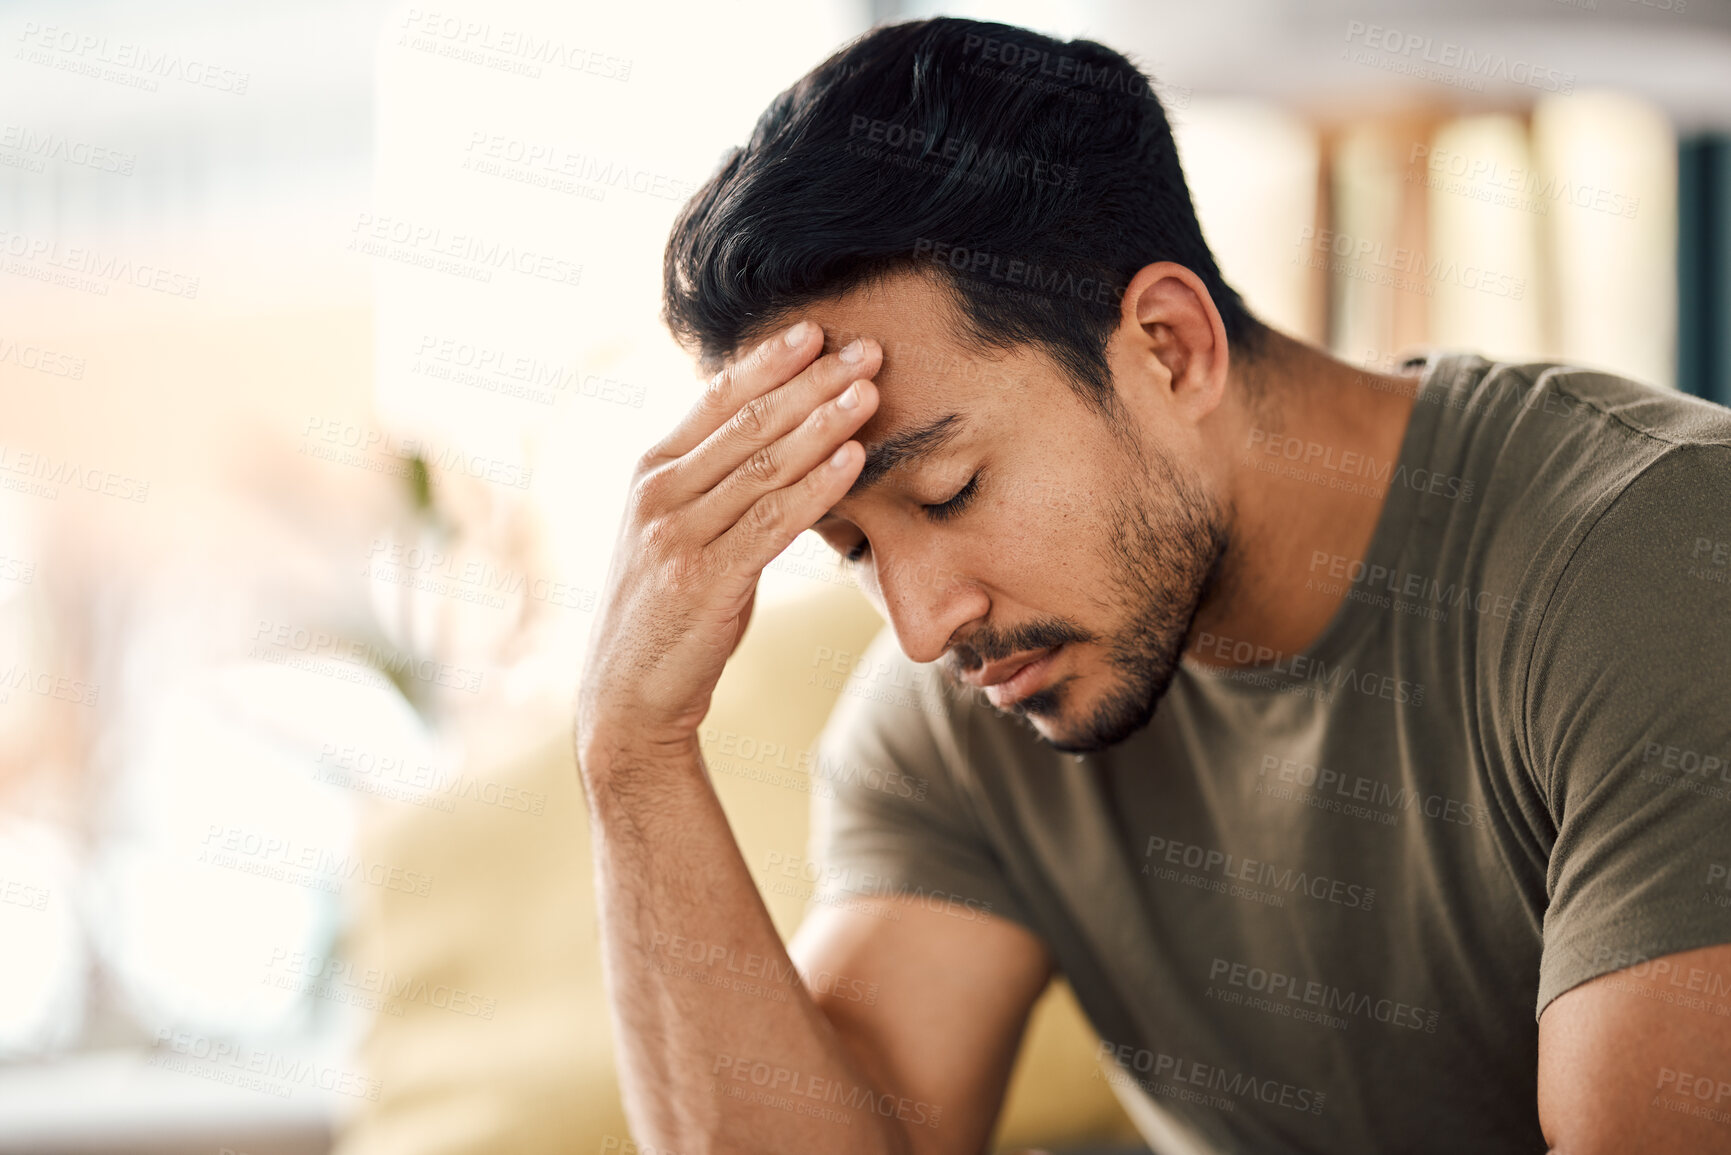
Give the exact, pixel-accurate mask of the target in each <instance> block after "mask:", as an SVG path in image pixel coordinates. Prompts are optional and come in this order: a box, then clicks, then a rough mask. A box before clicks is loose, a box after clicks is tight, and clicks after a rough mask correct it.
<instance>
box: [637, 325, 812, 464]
mask: <svg viewBox="0 0 1731 1155" xmlns="http://www.w3.org/2000/svg"><path fill="white" fill-rule="evenodd" d="M822 338H823V330H822V329H821V328H819V327H818V325H817V324H816V323H815V322H812V321H800V322H798V323H797V324H794V325H790V326H788V327H787V328H785V329H782V330H780V331H779V332H776V333H772V334H770V335H769V337H768V338H766V339H765V340H763V341H761V342H759V343H758V345H757V347H756V348H754V349H752V350H751V352H749V353H747V354H745V355H744V356H743V357H740V358H738V359H737V360H734V361H731V362H729V363H728V364H727V365H726V366H725V367H723V368H722V370H721V371H720V372H719V373H717V374H715V376H713V377H711V378H710V379H709V383H708V384H707V385H705V386H704V389H703V395H702V396H701V397H699V398H698V399H697V402H696V404H694V405H692V407H691V408H690V410H688V411H687V412H686V414H685V416H684V417H682V418H680V421H679V424H677V425H675V426H674V427H673V429H672V431H670V432H669V433H668V434H667V436H665V437H663V438H662V439H661V440H660V441H658V442H656V444H655V446H654V447H653V448H652V449H650V450H649V452H648V453H646V454H645V455H644V456H645V458H677V457H683V456H685V455H686V454H687V453H690V452H691V451H692V450H693V449H694V448H696V447H697V446H698V445H699V444H701V443H702V441H703V439H704V438H706V437H708V436H709V435H710V434H711V433H714V432H715V431H716V430H717V429H719V428H720V427H721V425H722V423H723V422H725V421H726V420H727V419H728V418H730V417H732V416H733V415H734V414H735V413H738V412H739V409H740V406H742V405H744V404H745V403H746V402H748V401H750V400H752V399H753V398H755V397H759V396H761V395H762V394H764V393H767V392H769V390H771V389H773V388H775V387H776V386H777V385H780V384H781V383H782V382H784V381H786V380H788V379H789V378H791V377H793V376H794V375H795V374H796V373H798V372H799V371H800V370H801V369H804V368H805V367H806V366H807V365H809V364H810V363H811V361H812V359H813V358H814V357H816V356H817V355H818V354H819V353H821V352H822V351H823V339H822Z"/></svg>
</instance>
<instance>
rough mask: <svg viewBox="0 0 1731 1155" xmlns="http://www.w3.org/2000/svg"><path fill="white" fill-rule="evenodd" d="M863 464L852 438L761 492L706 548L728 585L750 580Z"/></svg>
mask: <svg viewBox="0 0 1731 1155" xmlns="http://www.w3.org/2000/svg"><path fill="white" fill-rule="evenodd" d="M864 464H865V449H864V447H862V446H861V445H860V443H859V442H857V441H851V440H850V441H844V442H843V443H842V444H841V446H840V447H839V448H837V449H836V451H835V452H834V453H832V454H830V455H829V456H828V457H826V458H824V460H823V461H822V462H821V463H819V464H818V466H817V467H816V468H815V469H812V470H811V471H810V472H808V473H807V474H806V475H805V476H804V477H802V478H800V479H799V480H798V481H796V482H794V483H793V484H792V485H788V486H783V487H782V488H780V489H774V490H771V491H770V492H768V493H766V494H764V495H763V496H762V497H760V498H758V499H757V501H756V502H754V503H753V504H752V506H751V508H749V509H747V510H746V511H745V513H744V514H743V515H742V516H741V517H740V519H739V520H738V521H736V522H735V523H734V524H733V528H732V529H730V530H728V531H727V532H726V533H724V534H722V535H721V536H720V537H719V538H717V539H716V540H715V541H714V542H712V543H710V545H709V546H708V547H706V548H705V551H704V552H705V553H707V554H709V555H710V556H711V557H712V558H713V559H714V561H715V566H716V572H718V573H720V574H721V575H723V581H724V582H727V583H728V584H735V583H742V582H752V581H756V580H757V575H758V574H760V573H762V572H763V570H764V567H765V566H767V565H769V563H770V562H772V561H774V560H775V559H776V557H777V555H779V554H780V553H781V551H782V550H784V549H786V548H787V547H788V546H790V545H792V544H793V539H794V538H796V537H798V536H799V535H800V534H802V533H804V532H805V531H806V530H808V529H810V528H811V527H812V523H814V522H815V521H817V519H818V518H820V517H822V516H823V515H824V512H825V511H826V510H828V509H829V507H830V506H832V505H834V504H835V503H836V502H838V501H840V500H841V498H842V495H843V494H845V493H847V491H848V488H849V487H850V486H851V485H853V482H854V478H856V477H858V476H859V471H860V467H861V466H863V465H864Z"/></svg>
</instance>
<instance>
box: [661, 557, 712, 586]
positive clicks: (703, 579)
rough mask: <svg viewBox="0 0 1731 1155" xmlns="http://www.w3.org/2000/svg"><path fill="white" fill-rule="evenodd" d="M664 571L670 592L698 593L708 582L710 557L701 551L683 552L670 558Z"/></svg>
mask: <svg viewBox="0 0 1731 1155" xmlns="http://www.w3.org/2000/svg"><path fill="white" fill-rule="evenodd" d="M662 573H663V577H664V581H665V584H666V587H667V591H668V592H669V593H672V594H693V593H697V592H700V591H701V590H702V589H703V588H704V586H705V585H707V584H708V581H709V559H708V558H707V557H705V556H704V554H703V553H702V552H700V551H694V552H690V553H681V554H678V555H676V556H674V557H672V558H669V559H668V561H667V564H666V566H664V567H663V570H662Z"/></svg>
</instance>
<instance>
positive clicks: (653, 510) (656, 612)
mask: <svg viewBox="0 0 1731 1155" xmlns="http://www.w3.org/2000/svg"><path fill="white" fill-rule="evenodd" d="M822 336H823V331H822V330H821V329H820V328H819V327H818V326H817V325H815V324H813V323H812V322H809V321H806V322H801V323H800V324H797V325H795V326H793V327H792V328H791V329H788V330H786V331H785V332H778V333H776V334H774V335H772V336H771V337H770V338H769V339H768V340H766V341H764V342H763V343H762V344H761V345H759V346H758V347H757V348H756V349H754V350H753V351H752V352H750V353H749V354H747V355H746V356H744V357H742V358H741V359H739V360H738V361H735V362H734V363H732V364H731V365H729V366H728V367H727V368H725V369H723V370H722V371H721V372H720V373H718V374H716V375H715V377H714V378H713V379H712V380H711V381H710V383H709V387H708V388H707V389H706V390H705V391H704V394H703V397H702V398H701V399H700V400H699V401H698V402H697V404H696V405H694V406H693V407H692V409H691V411H690V412H689V413H688V414H686V416H685V418H684V419H683V420H682V421H680V423H679V425H678V426H677V427H675V428H674V429H673V431H672V432H671V433H669V434H668V435H667V436H666V437H664V438H663V439H662V440H661V441H660V442H659V443H658V444H657V445H655V446H654V448H652V449H650V450H649V452H647V453H645V454H644V455H643V457H642V458H640V459H639V460H638V463H637V468H636V471H635V473H634V474H633V476H632V483H631V496H630V500H629V502H628V504H627V506H626V511H625V517H624V521H623V523H622V524H621V526H620V531H619V537H618V540H617V542H616V543H615V547H614V553H613V561H612V565H611V566H610V568H609V570H608V574H607V581H606V588H605V590H604V591H603V594H602V599H601V607H600V612H599V615H598V617H597V619H596V623H595V628H594V631H593V633H592V634H591V635H590V640H589V647H588V655H587V657H586V658H585V660H584V664H583V680H582V685H581V686H580V688H579V690H578V695H577V754H578V760H579V765H582V766H585V767H588V766H589V765H590V763H591V762H592V761H593V762H594V763H597V764H599V763H605V762H606V761H607V760H609V759H610V758H611V757H614V756H616V755H618V754H620V753H623V752H626V751H630V752H633V753H637V754H647V755H651V756H655V757H658V758H661V757H668V756H671V757H675V758H684V757H689V756H691V755H693V754H695V752H696V749H697V730H698V726H699V725H700V724H701V723H702V721H703V718H704V715H705V714H707V713H708V711H709V703H710V698H711V696H712V695H713V694H714V691H715V685H716V683H717V682H718V681H719V680H720V678H721V671H722V667H723V666H724V665H725V664H726V662H727V659H728V657H729V656H731V655H732V653H733V651H734V649H735V647H737V646H738V644H739V640H740V638H741V636H743V635H744V633H745V626H746V623H747V622H748V621H749V620H750V616H751V606H752V600H753V598H754V597H755V595H756V592H757V580H758V577H759V575H760V574H762V572H763V568H764V567H765V566H767V565H768V564H769V563H770V562H771V561H774V560H775V558H776V556H777V555H778V554H780V553H781V551H782V550H784V549H786V548H787V547H788V545H789V544H790V543H792V541H793V539H794V538H796V537H798V536H799V534H800V533H802V532H803V531H804V530H806V529H808V528H810V526H811V525H812V523H814V522H815V521H817V519H818V518H819V517H821V516H823V514H824V512H825V511H827V510H828V509H829V507H830V506H832V505H834V504H835V503H836V502H837V501H839V500H840V499H841V497H842V496H843V495H844V494H846V493H847V491H848V488H849V487H850V486H851V485H852V484H853V482H854V478H855V477H857V476H858V475H859V470H860V467H861V466H862V465H863V464H864V463H865V452H864V450H863V449H862V448H861V447H860V445H859V443H858V442H855V441H851V440H849V438H850V437H851V436H852V434H853V433H854V431H855V430H857V429H859V427H860V426H861V425H863V424H864V423H865V422H866V420H867V419H868V418H870V416H871V415H872V413H873V412H874V411H875V410H876V409H877V401H878V395H877V389H876V387H875V386H873V385H872V383H871V381H870V378H871V376H872V375H873V374H874V373H876V372H877V370H878V367H879V365H880V364H881V362H882V350H881V349H880V348H879V346H878V344H877V343H876V342H874V341H870V340H865V339H861V340H857V341H854V342H851V343H850V344H849V345H848V346H847V347H846V348H844V349H842V350H841V351H840V352H838V353H834V354H830V355H828V356H824V357H819V356H818V354H819V353H820V352H821V351H822V348H823V340H822ZM586 772H587V770H586Z"/></svg>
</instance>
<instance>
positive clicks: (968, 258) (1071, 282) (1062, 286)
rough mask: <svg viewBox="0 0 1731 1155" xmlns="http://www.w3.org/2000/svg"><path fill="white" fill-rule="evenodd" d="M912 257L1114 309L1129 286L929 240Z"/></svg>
mask: <svg viewBox="0 0 1731 1155" xmlns="http://www.w3.org/2000/svg"><path fill="white" fill-rule="evenodd" d="M914 256H916V257H927V258H930V259H931V260H932V261H933V262H934V263H936V264H940V265H948V266H949V267H950V268H952V269H954V270H956V271H957V272H958V273H964V274H966V275H968V276H970V277H975V278H978V279H983V280H989V281H997V282H999V283H1000V284H1003V285H1006V286H1011V285H1024V286H1026V287H1027V288H1028V289H1029V290H1030V291H1031V292H1033V293H1035V294H1038V295H1040V296H1045V297H1074V298H1076V299H1077V300H1079V301H1095V302H1098V303H1099V304H1102V305H1116V304H1117V303H1118V300H1119V298H1120V297H1122V296H1123V294H1124V287H1125V285H1126V284H1127V283H1128V282H1125V281H1122V280H1121V279H1119V278H1118V277H1115V276H1109V275H1106V274H1105V272H1104V270H1099V269H1088V270H1080V275H1078V271H1077V270H1070V269H1053V268H1048V267H1046V266H1044V265H1042V264H1040V263H1039V262H1038V261H1036V260H1028V259H1024V258H1021V257H1012V256H1009V255H1007V254H1004V253H993V252H988V251H986V250H985V249H969V248H966V247H964V246H962V245H955V244H951V243H950V242H948V241H938V240H933V239H932V238H931V237H920V238H918V239H917V240H915V241H914Z"/></svg>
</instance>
